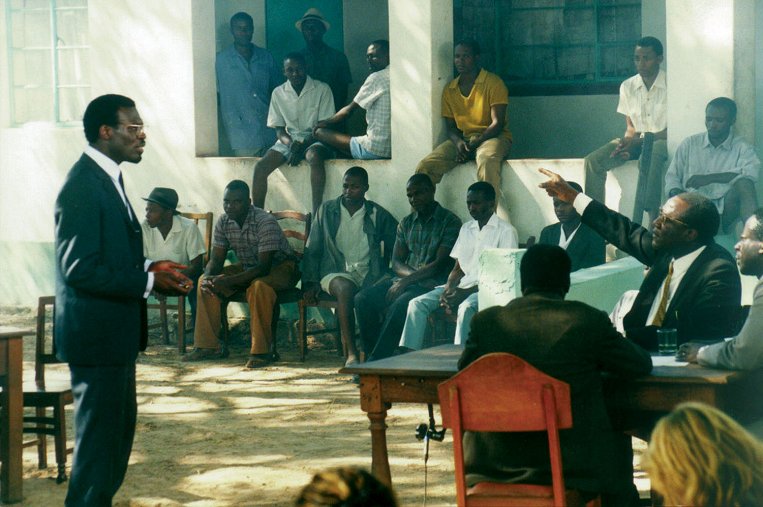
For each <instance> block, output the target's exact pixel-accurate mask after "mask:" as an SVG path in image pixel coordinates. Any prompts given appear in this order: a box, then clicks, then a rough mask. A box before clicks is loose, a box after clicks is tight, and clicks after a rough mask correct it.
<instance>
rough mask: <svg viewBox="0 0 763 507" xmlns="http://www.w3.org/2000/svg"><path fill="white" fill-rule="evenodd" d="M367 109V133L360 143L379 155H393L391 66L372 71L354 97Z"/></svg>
mask: <svg viewBox="0 0 763 507" xmlns="http://www.w3.org/2000/svg"><path fill="white" fill-rule="evenodd" d="M353 102H355V103H356V104H357V105H359V106H360V107H362V108H363V109H365V110H366V123H368V128H367V129H366V135H364V136H361V137H358V138H357V139H358V144H360V145H361V146H362V147H363V148H364V149H366V150H368V151H370V152H371V153H373V154H374V155H376V156H378V157H384V158H390V157H391V156H392V131H391V127H390V121H391V118H392V116H391V112H390V111H391V102H390V98H389V67H386V68H384V69H382V70H379V71H377V72H374V73H372V74H371V75H369V76H368V77H367V78H366V81H365V83H363V86H361V87H360V90H359V91H358V94H357V95H355V98H354V99H353Z"/></svg>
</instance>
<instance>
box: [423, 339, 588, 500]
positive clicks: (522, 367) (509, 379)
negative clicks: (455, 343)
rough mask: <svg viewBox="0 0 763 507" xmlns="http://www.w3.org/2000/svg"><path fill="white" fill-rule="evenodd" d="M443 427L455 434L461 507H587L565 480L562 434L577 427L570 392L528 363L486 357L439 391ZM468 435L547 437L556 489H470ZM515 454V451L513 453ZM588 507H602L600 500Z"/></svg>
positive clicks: (525, 486)
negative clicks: (535, 433) (490, 433)
mask: <svg viewBox="0 0 763 507" xmlns="http://www.w3.org/2000/svg"><path fill="white" fill-rule="evenodd" d="M437 390H438V395H439V398H440V408H441V411H442V419H443V426H444V427H446V428H450V429H451V430H452V431H453V451H454V460H455V473H456V497H457V502H458V505H459V507H464V506H503V507H541V506H548V507H567V506H570V507H572V506H575V505H584V503H583V500H582V499H581V495H580V493H579V492H578V491H575V490H566V489H565V487H564V477H563V476H562V454H561V448H560V446H559V430H560V429H565V428H571V427H572V409H571V406H570V386H569V385H568V384H567V383H565V382H562V381H560V380H557V379H555V378H552V377H549V376H548V375H546V374H545V373H543V372H541V371H539V370H537V369H535V368H534V367H532V366H530V365H529V364H528V363H526V362H525V361H524V360H522V359H520V358H518V357H516V356H513V355H511V354H505V353H495V354H487V355H485V356H483V357H481V358H479V359H478V360H477V361H475V362H474V363H472V364H470V365H469V366H468V367H467V368H465V369H464V370H462V371H461V372H459V373H457V374H456V375H455V376H454V377H453V378H451V379H449V380H447V381H445V382H443V383H441V384H440V385H439V386H438V389H437ZM464 431H495V432H498V431H500V432H522V431H546V432H548V446H549V451H550V452H549V454H550V456H551V477H552V485H551V486H544V485H537V484H504V483H498V482H481V483H478V484H476V485H474V486H473V487H471V488H467V487H466V476H465V473H464V449H463V434H464ZM508 452H510V451H508ZM586 505H587V506H588V507H595V506H599V505H600V500H599V499H598V498H596V499H594V500H591V501H590V502H589V503H588V504H586Z"/></svg>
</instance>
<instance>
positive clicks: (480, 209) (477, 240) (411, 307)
mask: <svg viewBox="0 0 763 507" xmlns="http://www.w3.org/2000/svg"><path fill="white" fill-rule="evenodd" d="M466 206H467V207H468V208H469V214H470V215H471V216H472V218H473V219H474V220H470V221H468V222H466V223H465V224H464V225H462V226H461V231H459V233H458V239H457V240H456V244H455V245H453V250H452V251H451V252H450V256H451V257H453V258H454V259H455V260H456V264H455V266H453V269H452V270H451V272H450V274H449V275H448V281H447V282H446V283H445V285H442V286H440V287H435V288H434V289H433V290H431V291H429V292H427V293H426V294H423V295H421V296H418V297H416V298H414V299H412V300H411V301H410V302H409V303H408V313H407V315H406V317H405V326H404V327H403V334H402V336H401V338H400V346H401V347H404V348H406V349H413V350H419V349H421V348H422V346H423V343H424V334H425V332H426V328H427V320H428V318H429V315H430V314H431V313H432V312H434V311H435V310H437V308H440V307H442V308H443V309H444V310H445V312H446V313H448V314H450V313H453V312H456V311H457V312H458V320H457V321H456V335H455V343H456V344H459V343H466V338H467V337H468V336H469V324H470V323H471V320H472V317H473V316H474V315H475V314H476V313H477V309H478V301H477V296H478V292H477V291H478V286H477V283H478V282H479V273H480V264H479V261H480V254H481V253H482V252H483V251H484V250H485V249H487V248H517V246H518V245H519V243H518V241H517V231H516V229H514V227H513V226H512V225H511V224H509V223H507V222H505V221H503V220H501V219H500V218H498V215H496V214H495V207H496V203H495V188H493V186H492V185H491V184H490V183H487V182H485V181H478V182H477V183H474V184H472V185H471V186H470V187H469V189H468V190H467V192H466Z"/></svg>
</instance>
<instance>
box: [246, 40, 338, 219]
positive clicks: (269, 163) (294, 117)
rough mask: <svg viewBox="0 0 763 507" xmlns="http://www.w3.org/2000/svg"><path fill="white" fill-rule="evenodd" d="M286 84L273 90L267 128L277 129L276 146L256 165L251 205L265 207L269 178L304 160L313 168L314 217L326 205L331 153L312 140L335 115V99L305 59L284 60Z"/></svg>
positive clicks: (296, 55)
mask: <svg viewBox="0 0 763 507" xmlns="http://www.w3.org/2000/svg"><path fill="white" fill-rule="evenodd" d="M283 74H284V76H286V82H285V83H284V84H282V85H281V86H279V87H278V88H276V89H275V90H273V95H272V97H271V99H270V111H269V112H268V127H270V128H274V129H276V136H277V138H278V139H277V140H276V143H275V144H274V145H273V146H272V147H271V148H270V149H269V150H268V151H267V153H266V154H265V156H264V157H262V158H261V159H260V160H259V161H258V162H257V163H256V164H255V165H254V176H253V177H252V204H254V205H255V206H256V207H258V208H264V207H265V194H267V193H268V176H269V175H270V173H272V172H273V171H275V170H276V169H277V168H278V166H280V165H281V164H283V163H284V162H288V163H289V165H297V164H299V162H300V161H301V160H302V159H303V158H304V159H305V160H306V161H307V163H308V165H309V166H310V186H311V188H312V194H313V206H312V208H311V209H310V211H312V212H313V213H315V212H316V211H317V210H318V206H320V205H321V203H322V202H323V188H324V186H325V185H326V168H325V166H324V163H323V161H324V160H326V159H327V158H330V157H331V156H332V151H331V149H330V148H329V147H328V146H326V145H324V144H321V143H319V142H317V141H315V139H313V127H314V126H315V124H316V123H318V121H319V120H325V119H326V118H329V117H331V115H333V114H334V111H335V109H334V99H333V98H332V96H331V89H330V88H329V86H328V85H327V84H326V83H323V82H321V81H316V80H315V79H313V78H311V77H310V76H308V75H307V73H306V71H305V57H304V56H302V55H301V54H300V53H289V54H288V55H286V57H285V58H284V60H283Z"/></svg>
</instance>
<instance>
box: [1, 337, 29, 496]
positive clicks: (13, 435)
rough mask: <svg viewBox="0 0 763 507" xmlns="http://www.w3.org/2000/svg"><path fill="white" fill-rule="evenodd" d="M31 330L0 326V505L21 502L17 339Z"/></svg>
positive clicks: (21, 400) (19, 356) (19, 349)
mask: <svg viewBox="0 0 763 507" xmlns="http://www.w3.org/2000/svg"><path fill="white" fill-rule="evenodd" d="M32 334H34V331H33V330H31V329H17V328H14V327H7V326H0V387H2V390H3V391H2V394H0V396H2V398H0V403H1V404H2V411H1V412H0V462H1V463H2V465H0V501H2V502H3V503H14V502H20V501H21V500H22V496H23V495H22V487H21V472H22V466H21V444H22V435H21V428H22V424H23V417H24V393H23V388H22V385H21V368H22V366H23V362H22V359H23V345H22V340H21V337H22V336H25V335H32Z"/></svg>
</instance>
